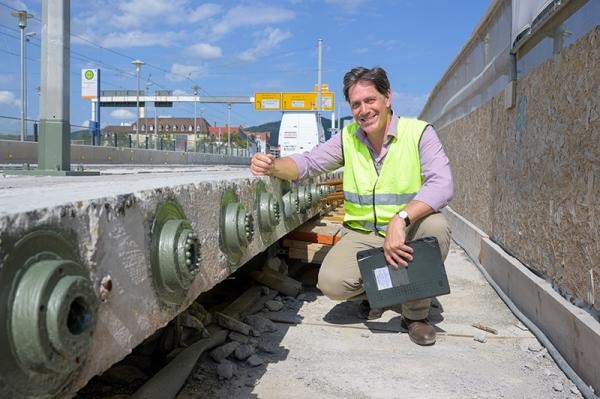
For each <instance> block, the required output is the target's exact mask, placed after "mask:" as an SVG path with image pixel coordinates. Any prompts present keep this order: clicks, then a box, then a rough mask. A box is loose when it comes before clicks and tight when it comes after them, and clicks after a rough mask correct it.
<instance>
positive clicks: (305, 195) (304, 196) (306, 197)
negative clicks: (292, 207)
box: [298, 186, 312, 211]
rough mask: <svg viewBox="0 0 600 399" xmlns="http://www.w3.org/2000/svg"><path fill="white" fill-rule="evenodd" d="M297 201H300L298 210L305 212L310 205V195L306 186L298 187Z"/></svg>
mask: <svg viewBox="0 0 600 399" xmlns="http://www.w3.org/2000/svg"><path fill="white" fill-rule="evenodd" d="M298 199H299V201H300V209H301V210H302V211H305V210H307V209H309V208H310V207H311V205H312V195H311V193H310V189H309V188H308V187H307V186H300V187H298Z"/></svg>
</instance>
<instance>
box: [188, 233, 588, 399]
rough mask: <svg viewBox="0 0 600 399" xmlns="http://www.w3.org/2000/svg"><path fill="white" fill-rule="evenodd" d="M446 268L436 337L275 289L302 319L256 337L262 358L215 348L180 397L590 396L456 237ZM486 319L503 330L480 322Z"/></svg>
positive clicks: (347, 305) (391, 318)
mask: <svg viewBox="0 0 600 399" xmlns="http://www.w3.org/2000/svg"><path fill="white" fill-rule="evenodd" d="M446 269H447V273H448V277H449V280H450V287H451V294H450V295H447V296H443V297H439V298H437V300H436V301H434V304H435V307H432V310H431V313H430V319H431V320H432V321H433V322H434V323H435V326H436V328H437V331H438V338H437V343H436V344H435V345H434V346H431V347H420V346H417V345H415V344H413V343H412V342H411V341H410V340H409V338H408V335H407V334H406V333H405V332H404V331H403V330H402V328H401V326H400V315H399V314H397V313H395V312H393V311H387V312H386V313H384V315H383V317H382V318H381V319H379V320H376V321H370V322H365V321H363V320H361V319H360V318H359V317H358V315H357V311H358V305H357V304H356V303H353V302H342V303H340V302H334V301H331V300H329V299H328V298H326V297H324V296H323V295H322V294H321V293H320V292H319V291H318V290H317V289H316V288H314V287H310V286H308V287H305V292H304V294H301V295H300V296H299V298H300V300H298V299H294V298H291V297H277V298H275V299H276V300H279V301H280V302H282V303H283V304H284V308H283V309H282V310H280V311H278V312H277V313H278V314H280V315H281V317H284V316H285V317H287V318H296V319H297V321H298V323H297V324H290V323H289V322H284V323H282V322H276V323H275V331H273V332H265V333H263V334H261V335H260V336H259V337H255V338H250V340H249V343H248V345H250V347H251V348H252V350H253V352H254V357H253V359H252V362H254V365H250V364H249V363H250V362H249V360H236V357H235V355H234V354H232V355H231V356H230V357H229V358H228V359H227V360H224V361H223V362H221V363H222V364H221V365H220V364H219V363H217V362H215V361H214V360H213V359H212V358H211V356H210V355H209V354H206V355H204V356H203V357H202V358H201V360H200V361H199V363H198V364H197V366H196V368H195V369H194V371H193V372H192V374H191V375H190V377H189V378H188V381H187V383H186V385H185V386H184V388H183V389H182V390H181V392H180V393H179V395H178V398H179V399H188V398H283V397H285V398H310V397H312V398H405V397H410V398H432V397H437V398H581V397H582V396H581V394H580V393H579V391H578V390H577V388H576V387H575V385H574V384H573V383H572V382H571V381H569V380H568V379H567V378H566V376H565V375H564V373H563V372H562V371H561V370H560V369H559V368H558V367H557V365H556V364H555V362H554V361H553V360H552V358H551V357H550V356H549V354H548V353H547V351H546V349H545V348H543V347H542V346H541V344H540V343H539V342H538V340H537V339H536V338H535V337H534V336H533V335H532V334H531V333H530V332H529V331H528V330H527V329H526V328H525V327H524V326H523V325H522V324H521V323H520V322H519V321H518V320H517V319H516V318H515V316H514V315H513V314H512V313H511V312H510V310H509V309H508V308H507V306H506V305H505V304H504V303H503V302H502V301H501V300H500V298H499V297H498V296H497V295H496V293H495V292H494V291H493V289H492V288H491V287H490V286H489V285H488V283H487V282H486V281H485V279H484V278H483V276H482V275H481V274H480V272H479V271H478V269H477V268H476V266H475V265H474V264H473V263H472V262H471V261H470V259H469V258H468V257H467V256H466V255H465V253H464V251H463V250H462V249H461V248H459V247H458V246H456V245H454V244H453V246H452V247H451V250H450V254H449V256H448V259H447V260H446ZM262 314H263V315H264V316H269V311H268V310H267V309H264V310H263V313H262ZM285 317H284V318H285ZM477 322H479V323H482V324H484V325H486V326H489V327H492V328H494V329H496V330H497V332H498V333H497V335H494V334H491V333H489V332H484V331H482V330H480V329H477V328H474V327H472V324H473V323H477ZM260 362H262V363H261V364H258V365H256V364H257V363H260ZM219 367H220V368H219Z"/></svg>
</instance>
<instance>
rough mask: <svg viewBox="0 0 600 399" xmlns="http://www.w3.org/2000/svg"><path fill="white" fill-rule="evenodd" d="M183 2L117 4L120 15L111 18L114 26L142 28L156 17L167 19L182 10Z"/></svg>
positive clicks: (154, 0)
mask: <svg viewBox="0 0 600 399" xmlns="http://www.w3.org/2000/svg"><path fill="white" fill-rule="evenodd" d="M184 6H185V0H131V1H123V2H120V3H119V6H118V8H119V10H120V11H121V12H120V13H117V15H116V16H113V18H112V22H113V25H114V26H118V27H119V28H134V27H139V26H143V25H144V24H145V23H147V22H148V20H150V19H153V18H156V17H162V18H165V17H167V18H168V17H169V16H171V15H173V13H177V12H178V11H177V10H183V9H184Z"/></svg>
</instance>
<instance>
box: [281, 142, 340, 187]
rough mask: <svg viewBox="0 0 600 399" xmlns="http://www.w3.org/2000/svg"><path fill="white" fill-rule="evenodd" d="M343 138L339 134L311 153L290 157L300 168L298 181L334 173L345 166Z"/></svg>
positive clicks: (316, 147)
mask: <svg viewBox="0 0 600 399" xmlns="http://www.w3.org/2000/svg"><path fill="white" fill-rule="evenodd" d="M341 137H342V135H341V133H338V134H336V135H333V136H331V138H330V139H329V140H327V141H326V142H324V143H323V144H319V145H317V146H315V147H314V148H313V149H311V150H310V151H306V152H304V153H302V154H292V155H290V158H292V160H293V161H294V162H295V163H296V167H297V168H298V179H297V180H296V181H300V180H303V179H306V178H309V177H314V176H318V175H320V174H322V173H326V172H332V171H334V170H336V169H338V168H340V167H341V166H343V164H344V160H343V157H342V139H341Z"/></svg>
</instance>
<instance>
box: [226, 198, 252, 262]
mask: <svg viewBox="0 0 600 399" xmlns="http://www.w3.org/2000/svg"><path fill="white" fill-rule="evenodd" d="M253 238H254V218H253V217H252V213H250V212H247V211H246V208H245V207H244V205H242V204H241V203H240V202H239V200H238V197H237V195H236V194H235V192H234V191H233V190H226V191H224V192H223V196H222V198H221V217H220V224H219V245H220V247H221V251H222V252H223V253H224V254H225V255H227V260H228V261H229V263H230V264H231V265H232V266H234V265H237V264H238V262H239V261H240V259H241V258H242V254H243V252H244V249H245V248H246V247H247V246H248V245H249V244H250V243H251V242H252V240H253Z"/></svg>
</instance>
